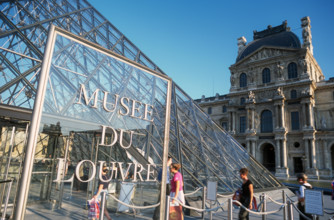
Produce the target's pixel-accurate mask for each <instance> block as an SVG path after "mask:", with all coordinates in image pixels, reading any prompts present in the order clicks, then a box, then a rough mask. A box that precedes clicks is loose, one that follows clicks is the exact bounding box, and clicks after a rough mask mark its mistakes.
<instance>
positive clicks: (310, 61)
mask: <svg viewBox="0 0 334 220" xmlns="http://www.w3.org/2000/svg"><path fill="white" fill-rule="evenodd" d="M301 27H302V38H303V39H302V40H303V42H302V43H301V42H300V40H299V39H298V37H297V36H296V35H295V34H294V33H293V32H291V31H290V28H289V27H287V22H286V21H285V22H283V24H282V25H279V26H276V27H271V26H268V28H267V29H266V30H263V31H260V32H257V31H254V40H253V41H251V42H249V43H248V44H247V41H246V39H245V37H241V38H239V39H238V56H237V59H236V62H235V64H233V65H231V66H230V72H231V77H230V79H231V84H230V92H229V93H228V94H226V95H219V94H216V96H214V97H207V98H206V97H204V96H203V97H202V98H201V99H197V100H195V101H197V103H198V104H199V105H200V106H201V107H202V108H203V110H204V111H205V112H207V113H208V114H209V115H210V116H211V117H212V119H214V120H215V122H217V123H218V124H220V125H221V126H222V127H223V128H224V129H225V130H227V131H228V132H229V133H230V134H232V135H233V136H234V138H235V139H236V140H237V141H238V142H239V143H240V144H241V145H243V146H244V147H245V148H247V150H248V151H249V152H250V153H251V154H252V155H253V156H254V157H255V158H256V159H257V160H258V161H260V162H261V163H262V164H263V165H264V166H265V167H266V168H268V169H269V170H270V171H272V172H273V173H274V174H275V175H276V176H277V177H283V178H287V177H289V176H291V175H293V176H294V175H296V174H297V173H300V172H305V173H307V174H308V176H309V177H310V178H325V179H328V178H331V177H332V176H333V173H334V78H330V79H329V80H325V78H324V75H323V73H322V70H321V68H320V66H319V65H318V63H317V61H316V59H315V58H314V56H313V46H312V35H311V30H310V29H311V25H310V18H309V17H304V18H302V19H301Z"/></svg>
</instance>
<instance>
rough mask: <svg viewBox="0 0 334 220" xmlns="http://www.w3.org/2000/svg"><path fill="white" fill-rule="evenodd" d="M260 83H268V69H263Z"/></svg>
mask: <svg viewBox="0 0 334 220" xmlns="http://www.w3.org/2000/svg"><path fill="white" fill-rule="evenodd" d="M262 83H263V84H264V83H270V69H268V68H265V69H263V71H262Z"/></svg>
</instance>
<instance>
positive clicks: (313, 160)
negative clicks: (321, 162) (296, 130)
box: [310, 139, 317, 169]
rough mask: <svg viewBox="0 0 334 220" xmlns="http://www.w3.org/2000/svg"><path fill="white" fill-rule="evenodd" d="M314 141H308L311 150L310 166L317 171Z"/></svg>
mask: <svg viewBox="0 0 334 220" xmlns="http://www.w3.org/2000/svg"><path fill="white" fill-rule="evenodd" d="M314 142H315V140H314V139H310V150H311V152H310V153H311V165H312V168H313V169H317V164H316V163H317V159H316V152H315V143H314Z"/></svg>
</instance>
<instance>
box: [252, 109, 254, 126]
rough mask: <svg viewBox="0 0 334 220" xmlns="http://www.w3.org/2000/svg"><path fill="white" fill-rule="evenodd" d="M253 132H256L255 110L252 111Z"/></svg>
mask: <svg viewBox="0 0 334 220" xmlns="http://www.w3.org/2000/svg"><path fill="white" fill-rule="evenodd" d="M252 130H255V110H254V109H252Z"/></svg>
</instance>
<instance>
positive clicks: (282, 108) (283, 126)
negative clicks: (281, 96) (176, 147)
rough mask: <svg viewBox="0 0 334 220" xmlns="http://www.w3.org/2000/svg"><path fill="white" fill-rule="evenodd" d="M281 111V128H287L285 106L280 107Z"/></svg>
mask: <svg viewBox="0 0 334 220" xmlns="http://www.w3.org/2000/svg"><path fill="white" fill-rule="evenodd" d="M280 109H281V127H282V128H285V115H284V104H282V105H280Z"/></svg>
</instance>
